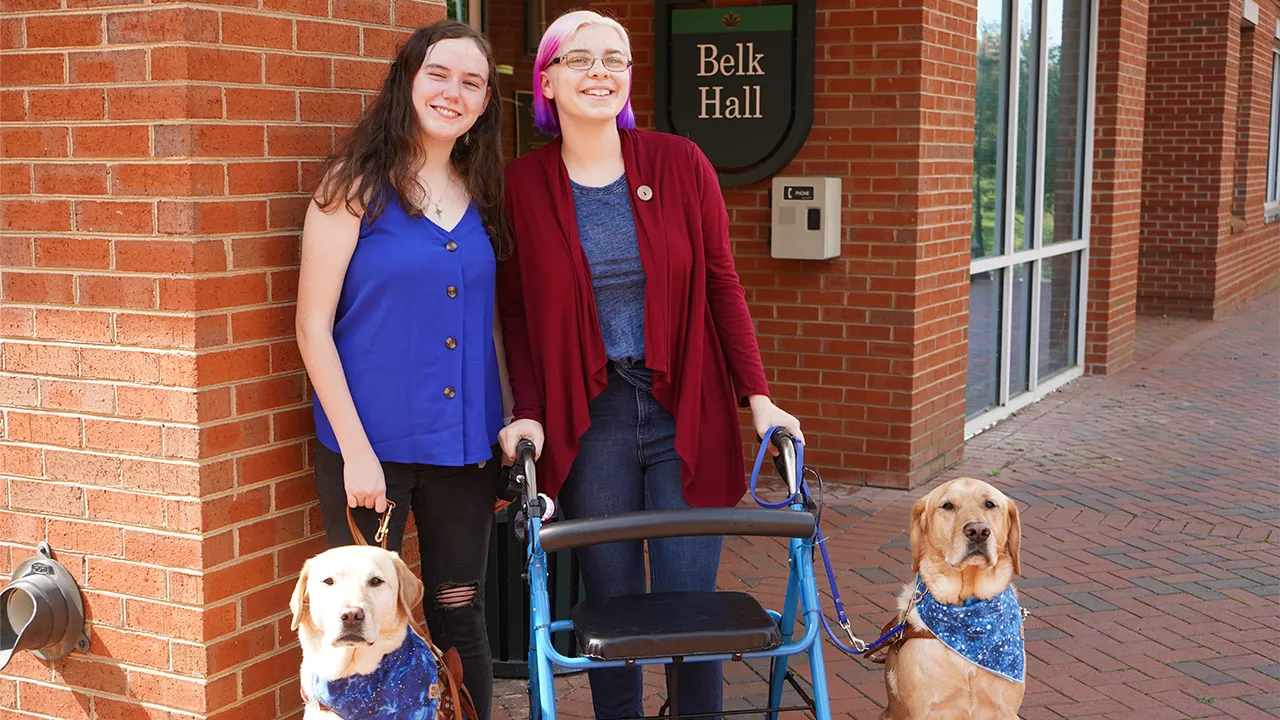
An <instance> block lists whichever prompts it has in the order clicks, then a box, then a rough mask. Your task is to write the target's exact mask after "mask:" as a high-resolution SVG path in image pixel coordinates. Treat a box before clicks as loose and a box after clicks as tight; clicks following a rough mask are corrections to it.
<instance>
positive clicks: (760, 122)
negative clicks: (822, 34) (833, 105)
mask: <svg viewBox="0 0 1280 720" xmlns="http://www.w3.org/2000/svg"><path fill="white" fill-rule="evenodd" d="M687 5H689V3H677V2H675V1H674V0H658V8H657V17H656V21H657V22H656V28H655V30H656V34H657V44H658V52H657V58H656V60H657V62H656V65H657V68H656V69H657V77H656V78H655V80H656V82H655V89H656V91H657V92H656V96H657V97H656V101H657V113H656V114H657V123H658V128H659V129H661V130H664V131H666V132H671V133H675V134H677V135H683V136H684V137H687V138H689V139H690V140H693V141H694V142H695V143H697V144H698V146H699V147H700V148H702V152H704V153H706V156H707V159H709V160H710V161H711V164H712V166H714V167H715V169H716V171H717V173H718V174H719V176H720V184H721V185H723V186H725V187H732V186H737V185H746V184H748V183H753V182H758V181H760V180H764V179H766V178H768V177H770V176H771V175H774V174H776V173H777V172H778V171H780V170H782V168H784V167H785V166H786V164H787V163H788V162H790V161H791V159H792V158H793V157H795V156H796V153H797V152H799V150H800V147H801V146H802V145H804V141H805V139H806V138H807V137H808V135H809V128H810V127H812V125H813V53H814V47H815V45H814V23H815V20H816V0H797V2H796V4H794V5H758V6H752V7H716V8H708V7H682V6H687Z"/></svg>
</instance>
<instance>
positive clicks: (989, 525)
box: [911, 478, 1022, 575]
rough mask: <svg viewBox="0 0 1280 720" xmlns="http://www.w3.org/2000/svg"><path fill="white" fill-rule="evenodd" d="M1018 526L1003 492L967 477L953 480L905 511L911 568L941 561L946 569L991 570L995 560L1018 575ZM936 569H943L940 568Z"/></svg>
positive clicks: (995, 562) (1019, 527) (1012, 509)
mask: <svg viewBox="0 0 1280 720" xmlns="http://www.w3.org/2000/svg"><path fill="white" fill-rule="evenodd" d="M1021 546H1022V525H1021V523H1020V521H1019V520H1018V508H1017V506H1015V505H1014V504H1013V502H1012V501H1011V500H1009V498H1007V497H1005V495H1004V493H1002V492H1000V491H999V490H997V489H995V488H994V487H992V486H991V485H989V484H987V483H985V482H983V481H981V480H975V479H973V478H957V479H955V480H952V481H951V482H948V483H945V484H943V485H941V486H939V487H937V488H935V489H934V490H933V492H931V493H929V494H928V495H926V496H924V497H922V498H920V499H919V500H917V501H916V503H915V506H914V507H912V510H911V556H912V570H914V571H916V572H919V571H920V568H921V565H922V564H928V563H934V564H937V563H943V564H945V565H946V566H949V568H950V570H951V571H959V570H963V569H964V568H966V567H971V566H976V567H979V568H982V569H994V568H995V567H996V565H997V564H998V563H999V561H1000V558H1002V557H1007V558H1009V559H1010V560H1011V561H1012V563H1013V572H1014V573H1015V574H1019V575H1021V574H1022V567H1021V563H1020V559H1019V551H1020V549H1021ZM938 570H942V571H945V569H944V568H938Z"/></svg>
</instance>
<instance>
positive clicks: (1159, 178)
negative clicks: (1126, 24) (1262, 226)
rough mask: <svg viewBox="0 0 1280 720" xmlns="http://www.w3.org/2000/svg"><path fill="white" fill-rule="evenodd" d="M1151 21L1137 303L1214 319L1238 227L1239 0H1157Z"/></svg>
mask: <svg viewBox="0 0 1280 720" xmlns="http://www.w3.org/2000/svg"><path fill="white" fill-rule="evenodd" d="M1148 28H1149V30H1148V38H1147V60H1148V64H1147V87H1146V92H1147V99H1146V110H1147V113H1146V126H1145V130H1144V137H1143V146H1144V152H1145V159H1144V163H1143V167H1142V176H1143V177H1142V185H1143V189H1144V191H1143V197H1142V235H1143V238H1142V245H1141V252H1140V260H1139V269H1138V283H1139V289H1138V311H1139V312H1143V313H1155V314H1161V313H1163V314H1178V315H1192V316H1197V317H1213V316H1214V313H1215V309H1214V306H1215V295H1216V287H1215V285H1216V283H1217V281H1218V277H1217V272H1218V267H1217V252H1218V244H1219V243H1220V242H1221V241H1222V239H1223V238H1225V237H1227V236H1228V235H1229V234H1230V233H1231V193H1232V186H1233V180H1234V173H1233V168H1234V166H1235V164H1234V159H1235V134H1236V124H1235V116H1236V90H1237V80H1238V77H1237V76H1238V72H1237V71H1238V67H1239V32H1240V2H1239V0H1217V1H1216V2H1207V3H1206V2H1190V1H1188V0H1177V1H1173V2H1160V3H1154V4H1152V5H1151V7H1150V12H1149V24H1148ZM1191 29H1194V32H1192V31H1190V30H1191Z"/></svg>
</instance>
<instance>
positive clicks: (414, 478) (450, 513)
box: [316, 443, 502, 720]
mask: <svg viewBox="0 0 1280 720" xmlns="http://www.w3.org/2000/svg"><path fill="white" fill-rule="evenodd" d="M498 452H499V451H498V448H497V446H494V456H493V457H492V458H491V459H490V460H489V461H488V462H487V463H485V466H484V467H483V468H480V467H477V466H476V465H475V464H471V465H466V466H463V467H442V466H438V465H420V464H406V463H382V472H383V474H384V475H385V476H386V480H387V499H388V500H391V501H392V502H394V503H395V504H396V508H395V510H394V511H393V512H392V513H391V526H390V529H389V532H388V534H387V548H388V549H389V550H395V551H397V552H399V551H400V546H401V544H402V542H403V541H404V529H405V523H406V522H407V521H408V519H409V510H410V508H412V509H413V518H414V522H415V523H416V524H417V526H418V549H419V554H420V555H421V557H422V584H423V586H424V587H425V592H424V594H423V598H422V609H423V612H424V613H425V615H426V618H427V629H428V630H430V631H431V638H432V640H434V641H435V644H436V645H437V646H439V647H440V649H441V650H442V651H443V650H448V649H449V648H457V650H458V654H459V655H460V656H462V671H463V677H464V683H465V684H466V686H467V690H468V691H470V693H471V697H472V699H473V700H475V704H476V711H477V712H478V714H479V716H480V720H488V718H489V709H490V707H491V705H492V704H493V655H492V653H491V652H490V650H489V635H488V633H487V632H486V630H485V621H484V580H485V566H486V565H487V563H488V560H489V532H490V529H491V528H492V527H493V503H494V500H496V499H497V489H498V479H499V478H498V473H499V470H500V468H501V464H502V462H501V458H500V457H499V455H498ZM316 491H317V493H318V494H319V496H320V513H321V516H322V517H323V520H324V532H325V540H326V541H327V543H328V545H329V547H338V546H340V545H352V544H354V543H355V538H353V537H351V530H350V528H349V527H348V526H347V514H346V512H347V510H346V508H347V493H346V490H345V489H344V486H343V483H342V456H341V455H339V454H338V453H335V452H333V451H332V450H330V449H328V448H326V447H325V446H324V445H322V444H320V443H316ZM351 515H352V517H353V518H354V519H355V522H356V526H357V527H359V528H360V530H361V531H362V532H363V533H364V537H365V540H366V541H367V542H368V543H369V544H371V545H374V544H376V543H374V541H373V537H374V534H375V533H377V530H378V522H379V519H380V518H379V516H378V514H377V513H376V512H374V511H373V510H370V509H368V508H355V509H353V510H352V511H351ZM468 590H472V591H474V595H473V597H474V599H473V600H472V601H471V602H467V603H464V604H462V605H461V606H448V605H451V604H453V603H454V602H455V601H456V598H457V597H458V596H459V594H460V593H461V594H462V595H463V596H464V597H465V595H467V594H468V593H467V591H468ZM442 600H443V601H444V602H441V601H442Z"/></svg>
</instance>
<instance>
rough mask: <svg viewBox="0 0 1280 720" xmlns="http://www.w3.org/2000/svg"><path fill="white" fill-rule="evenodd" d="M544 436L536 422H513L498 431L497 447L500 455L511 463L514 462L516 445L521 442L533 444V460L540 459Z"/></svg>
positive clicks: (538, 423) (539, 424) (540, 426)
mask: <svg viewBox="0 0 1280 720" xmlns="http://www.w3.org/2000/svg"><path fill="white" fill-rule="evenodd" d="M545 439H546V436H545V435H544V434H543V432H542V423H540V422H538V421H537V420H513V421H512V422H511V424H510V425H508V426H506V427H504V428H502V430H500V431H498V445H500V446H501V447H502V454H503V455H504V456H505V457H506V458H507V460H510V461H511V462H515V461H516V445H517V444H518V443H519V442H520V441H521V440H528V441H529V442H532V443H533V458H534V459H535V460H537V459H538V458H540V457H542V442H543V440H545Z"/></svg>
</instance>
